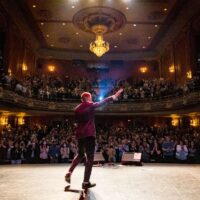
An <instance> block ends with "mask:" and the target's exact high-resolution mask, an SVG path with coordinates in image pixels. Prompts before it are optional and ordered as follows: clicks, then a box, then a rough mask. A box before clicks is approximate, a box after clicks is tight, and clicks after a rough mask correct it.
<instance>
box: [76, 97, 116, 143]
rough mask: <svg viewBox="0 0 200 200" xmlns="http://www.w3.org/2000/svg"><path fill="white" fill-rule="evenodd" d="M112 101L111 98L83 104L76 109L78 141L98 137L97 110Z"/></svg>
mask: <svg viewBox="0 0 200 200" xmlns="http://www.w3.org/2000/svg"><path fill="white" fill-rule="evenodd" d="M112 100H113V98H112V97H111V96H110V97H107V98H105V99H104V100H102V101H100V102H96V103H93V102H91V103H89V102H82V103H81V104H79V105H78V106H77V107H76V108H75V118H76V122H77V130H76V137H77V139H80V138H84V137H91V136H93V137H95V136H96V128H95V120H94V114H95V108H98V107H100V106H102V105H104V104H105V103H107V102H110V101H112Z"/></svg>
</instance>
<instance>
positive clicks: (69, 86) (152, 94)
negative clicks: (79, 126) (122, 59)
mask: <svg viewBox="0 0 200 200" xmlns="http://www.w3.org/2000/svg"><path fill="white" fill-rule="evenodd" d="M0 85H2V86H3V87H6V88H8V89H11V90H13V91H15V92H17V93H19V94H21V95H24V96H26V97H30V98H37V99H40V100H53V101H65V100H69V99H70V100H78V99H80V94H81V93H82V92H83V91H88V92H90V93H91V94H92V96H93V99H94V100H95V101H98V100H99V91H101V92H100V93H103V94H104V96H107V95H109V94H112V93H113V92H114V91H116V90H118V89H119V88H121V87H122V88H123V89H124V92H123V95H122V96H121V97H120V101H137V100H148V101H149V100H152V99H163V98H169V97H174V96H181V95H186V94H188V93H189V92H192V91H196V90H199V89H200V78H199V77H193V78H192V79H189V80H188V81H187V83H185V84H184V85H182V86H178V85H176V84H174V83H171V82H169V81H166V80H165V79H163V78H159V79H158V78H155V79H152V80H145V79H140V80H135V79H125V80H121V79H120V80H114V79H112V78H106V79H99V78H90V79H89V78H83V77H82V78H78V79H72V78H70V77H69V76H65V77H63V78H61V77H58V76H53V75H52V76H47V75H41V76H39V75H34V76H28V75H27V76H25V77H24V78H23V80H21V81H19V80H17V79H16V78H14V77H12V76H9V75H7V74H2V75H1V77H0Z"/></svg>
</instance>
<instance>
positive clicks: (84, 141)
mask: <svg viewBox="0 0 200 200" xmlns="http://www.w3.org/2000/svg"><path fill="white" fill-rule="evenodd" d="M94 151H95V138H94V137H86V138H81V139H79V140H78V154H77V155H76V156H75V158H74V159H73V161H72V164H71V167H70V169H69V171H70V172H71V173H72V172H73V171H74V169H75V167H76V166H77V165H78V163H79V162H80V161H81V160H82V159H83V158H85V154H86V162H85V173H84V180H83V181H84V182H89V180H90V175H91V172H92V165H93V161H94Z"/></svg>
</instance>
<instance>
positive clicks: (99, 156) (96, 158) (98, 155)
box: [94, 152, 105, 164]
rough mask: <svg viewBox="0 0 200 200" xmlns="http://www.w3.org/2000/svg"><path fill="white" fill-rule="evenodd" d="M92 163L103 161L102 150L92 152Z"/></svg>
mask: <svg viewBox="0 0 200 200" xmlns="http://www.w3.org/2000/svg"><path fill="white" fill-rule="evenodd" d="M94 163H95V164H96V163H105V159H104V157H103V154H102V152H96V153H95V154H94Z"/></svg>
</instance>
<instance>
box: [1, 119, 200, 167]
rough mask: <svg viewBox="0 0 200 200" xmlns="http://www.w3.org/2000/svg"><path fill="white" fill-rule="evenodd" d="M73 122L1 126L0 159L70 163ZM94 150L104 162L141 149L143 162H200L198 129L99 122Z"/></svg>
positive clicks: (73, 147) (74, 144)
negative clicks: (121, 125)
mask: <svg viewBox="0 0 200 200" xmlns="http://www.w3.org/2000/svg"><path fill="white" fill-rule="evenodd" d="M74 129H75V127H74V125H73V123H71V122H68V121H65V122H63V123H57V124H55V125H48V126H39V125H37V126H32V127H28V126H17V127H10V126H7V127H4V128H3V129H2V131H1V132H0V163H11V164H21V163H69V162H71V161H72V159H73V158H74V156H75V154H76V152H77V141H76V139H75V135H74ZM95 149H96V152H101V153H102V155H103V157H104V159H105V162H108V163H120V162H121V159H122V156H123V153H124V152H140V153H141V154H142V161H143V162H181V163H182V162H187V163H188V162H189V163H200V129H199V128H193V127H187V128H184V127H169V126H166V127H154V126H152V127H151V126H136V125H127V126H126V127H118V126H117V125H116V124H106V123H101V124H98V125H97V138H96V148H95Z"/></svg>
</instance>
